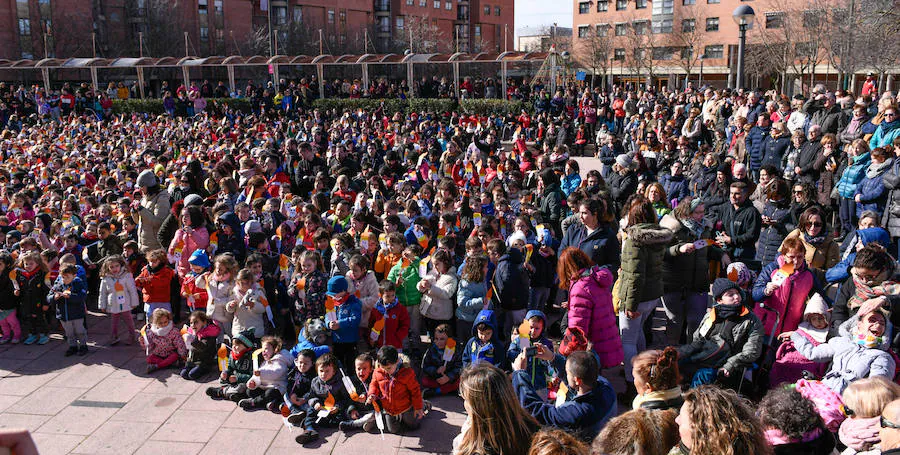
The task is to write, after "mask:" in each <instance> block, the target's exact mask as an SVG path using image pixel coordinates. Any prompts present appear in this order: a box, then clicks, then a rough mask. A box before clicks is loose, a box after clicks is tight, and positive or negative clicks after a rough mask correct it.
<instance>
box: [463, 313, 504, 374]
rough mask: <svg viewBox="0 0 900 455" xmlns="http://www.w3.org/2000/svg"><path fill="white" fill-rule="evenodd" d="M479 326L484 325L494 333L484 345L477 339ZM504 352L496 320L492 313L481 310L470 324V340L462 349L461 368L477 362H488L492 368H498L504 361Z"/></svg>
mask: <svg viewBox="0 0 900 455" xmlns="http://www.w3.org/2000/svg"><path fill="white" fill-rule="evenodd" d="M480 324H486V325H487V326H488V327H490V328H491V329H492V330H493V332H494V333H493V334H492V335H491V339H490V341H488V342H486V343H485V342H482V341H481V340H480V339H479V338H478V326H479V325H480ZM504 350H505V349H504V345H503V341H501V338H500V334H499V333H498V330H497V320H496V319H495V318H494V311H493V310H481V311H480V312H479V313H478V317H476V318H475V321H474V322H473V323H472V338H469V341H467V342H466V346H465V348H464V349H463V368H467V367H468V366H469V365H473V364H476V363H479V362H489V363H490V364H492V365H494V366H497V367H500V366H501V365H503V361H504V360H505V357H504V355H503V352H504Z"/></svg>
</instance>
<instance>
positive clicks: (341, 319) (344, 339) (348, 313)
mask: <svg viewBox="0 0 900 455" xmlns="http://www.w3.org/2000/svg"><path fill="white" fill-rule="evenodd" d="M334 312H335V315H336V316H337V321H338V325H339V326H340V327H338V329H337V330H332V331H331V338H332V340H334V342H335V343H356V342H357V341H359V319H360V318H361V317H362V302H361V301H360V300H359V299H358V298H357V297H356V296H355V295H353V294H350V296H349V297H347V300H346V301H344V303H342V304H340V305H335V307H334Z"/></svg>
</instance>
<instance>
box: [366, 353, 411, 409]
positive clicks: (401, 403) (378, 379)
mask: <svg viewBox="0 0 900 455" xmlns="http://www.w3.org/2000/svg"><path fill="white" fill-rule="evenodd" d="M369 395H371V396H373V397H376V398H379V399H381V407H382V408H383V409H384V411H385V412H387V413H388V414H390V415H392V416H397V415H400V414H403V413H404V412H406V411H408V410H409V408H413V409H415V410H417V411H418V410H420V409H422V408H423V406H424V403H423V402H422V391H421V390H420V389H419V383H418V382H417V381H416V373H415V372H414V371H413V369H412V368H410V367H408V366H406V365H404V364H403V363H402V361H401V364H400V365H397V371H396V372H394V375H393V376H391V375H389V374H387V372H386V371H384V369H382V368H377V369H376V370H375V372H373V373H372V382H371V384H369Z"/></svg>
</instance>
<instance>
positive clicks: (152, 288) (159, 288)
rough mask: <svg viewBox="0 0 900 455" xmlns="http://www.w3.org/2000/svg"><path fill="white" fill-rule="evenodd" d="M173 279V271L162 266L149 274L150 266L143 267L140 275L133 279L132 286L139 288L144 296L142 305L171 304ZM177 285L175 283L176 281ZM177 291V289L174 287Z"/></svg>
mask: <svg viewBox="0 0 900 455" xmlns="http://www.w3.org/2000/svg"><path fill="white" fill-rule="evenodd" d="M173 279H176V278H175V270H173V269H172V268H171V267H168V266H163V267H162V269H160V270H159V271H157V272H156V273H152V272H150V266H149V265H148V266H146V267H144V270H141V274H140V275H138V277H137V278H135V279H134V284H136V285H137V287H139V288H141V292H142V293H143V294H144V303H151V302H152V303H157V302H169V303H171V302H172V280H173ZM176 283H177V281H176ZM175 289H176V290H177V289H178V287H177V286H176V287H175Z"/></svg>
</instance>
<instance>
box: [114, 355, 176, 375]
mask: <svg viewBox="0 0 900 455" xmlns="http://www.w3.org/2000/svg"><path fill="white" fill-rule="evenodd" d="M146 371H147V360H146V359H145V358H144V356H143V355H141V356H138V357H132V358H131V359H129V360H127V361H126V362H124V363H122V364H120V365H117V366H116V371H115V372H113V373H112V374H111V375H109V377H110V378H117V379H128V378H135V377H138V378H150V377H154V376H151V375H147V374H146ZM157 377H163V376H162V373H158V374H157Z"/></svg>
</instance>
